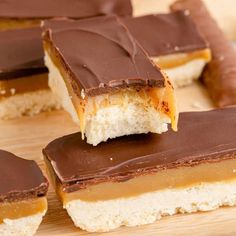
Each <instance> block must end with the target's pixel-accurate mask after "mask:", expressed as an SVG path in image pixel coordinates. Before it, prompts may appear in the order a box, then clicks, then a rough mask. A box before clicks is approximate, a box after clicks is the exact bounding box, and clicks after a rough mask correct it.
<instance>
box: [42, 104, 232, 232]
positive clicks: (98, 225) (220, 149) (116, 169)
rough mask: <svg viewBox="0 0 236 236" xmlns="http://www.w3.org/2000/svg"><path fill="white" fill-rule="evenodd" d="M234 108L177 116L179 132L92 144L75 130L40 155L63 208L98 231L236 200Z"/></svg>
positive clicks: (76, 220)
mask: <svg viewBox="0 0 236 236" xmlns="http://www.w3.org/2000/svg"><path fill="white" fill-rule="evenodd" d="M235 117H236V108H228V109H224V110H214V111H208V112H193V113H192V112H189V113H181V114H180V122H179V123H180V124H179V131H178V132H173V131H169V132H167V133H164V134H162V135H161V136H158V135H156V134H147V135H133V136H127V137H122V138H118V139H116V140H110V141H108V142H107V143H102V144H100V145H99V146H97V147H92V146H91V145H88V144H86V143H85V142H83V141H82V140H81V137H80V135H79V134H78V133H75V134H71V135H67V136H64V137H62V138H58V139H56V140H54V141H53V142H51V143H50V144H49V145H48V146H47V147H46V148H45V149H44V150H43V154H44V157H45V162H46V165H47V169H48V171H49V175H50V177H51V180H52V183H53V185H54V187H55V190H56V192H57V194H58V196H59V198H60V199H61V201H62V203H63V207H64V208H65V209H66V210H67V212H68V214H69V215H70V217H71V218H72V220H73V221H74V224H75V225H76V226H77V227H80V228H82V229H84V230H87V231H91V232H95V231H96V232H97V231H109V230H112V229H115V228H117V227H119V226H122V225H126V226H137V225H142V224H148V223H152V222H154V221H156V220H158V219H160V218H161V217H162V216H167V215H173V214H176V213H185V212H187V213H191V212H196V211H209V210H213V209H216V208H218V207H220V206H233V205H235V204H236V171H235V170H236V139H235V134H236V119H235Z"/></svg>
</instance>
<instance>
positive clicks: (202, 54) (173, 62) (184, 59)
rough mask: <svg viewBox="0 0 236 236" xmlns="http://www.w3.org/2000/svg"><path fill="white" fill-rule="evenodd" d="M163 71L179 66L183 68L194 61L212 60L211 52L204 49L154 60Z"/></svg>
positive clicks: (154, 58)
mask: <svg viewBox="0 0 236 236" xmlns="http://www.w3.org/2000/svg"><path fill="white" fill-rule="evenodd" d="M152 59H153V60H154V62H155V63H157V64H158V65H159V66H160V67H161V68H162V69H170V68H173V67H177V66H182V65H184V64H186V63H188V62H190V61H192V60H198V59H202V60H204V61H206V62H209V61H210V60H211V52H210V50H209V49H203V50H199V51H195V52H189V53H176V54H172V55H165V56H160V57H153V58H152Z"/></svg>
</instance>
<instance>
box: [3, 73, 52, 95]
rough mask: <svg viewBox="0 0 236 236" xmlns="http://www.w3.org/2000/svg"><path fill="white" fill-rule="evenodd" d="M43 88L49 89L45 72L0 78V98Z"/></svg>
mask: <svg viewBox="0 0 236 236" xmlns="http://www.w3.org/2000/svg"><path fill="white" fill-rule="evenodd" d="M43 89H49V87H48V75H47V74H39V75H32V76H27V77H21V78H16V79H8V80H0V99H1V98H5V97H10V96H12V95H15V94H22V93H27V92H34V91H37V90H43Z"/></svg>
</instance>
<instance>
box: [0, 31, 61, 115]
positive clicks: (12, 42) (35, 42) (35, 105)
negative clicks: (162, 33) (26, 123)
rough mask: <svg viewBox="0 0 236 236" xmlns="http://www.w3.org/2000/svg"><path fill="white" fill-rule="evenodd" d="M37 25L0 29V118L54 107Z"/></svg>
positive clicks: (55, 103)
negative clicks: (6, 29)
mask: <svg viewBox="0 0 236 236" xmlns="http://www.w3.org/2000/svg"><path fill="white" fill-rule="evenodd" d="M43 57H44V52H43V47H42V40H41V29H40V28H29V29H19V30H9V31H3V32H0V118H3V119H10V118H16V117H20V116H22V115H34V114H37V113H39V112H41V111H47V110H51V109H57V108H59V107H60V105H59V102H58V101H57V99H56V98H55V96H54V95H53V94H52V92H51V91H50V89H49V87H48V70H47V68H46V67H45V66H44V61H43Z"/></svg>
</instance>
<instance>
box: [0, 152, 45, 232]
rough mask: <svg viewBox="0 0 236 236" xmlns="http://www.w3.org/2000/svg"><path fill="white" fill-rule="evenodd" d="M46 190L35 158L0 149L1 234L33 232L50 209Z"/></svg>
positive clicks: (43, 178)
mask: <svg viewBox="0 0 236 236" xmlns="http://www.w3.org/2000/svg"><path fill="white" fill-rule="evenodd" d="M47 190H48V181H47V180H46V178H45V177H44V176H43V174H42V172H41V170H40V169H39V167H38V166H37V164H36V163H35V162H34V161H29V160H24V159H22V158H19V157H17V156H15V155H13V154H11V153H9V152H6V151H2V150H0V235H2V236H9V235H24V236H31V235H33V234H34V233H35V232H36V230H37V228H38V226H39V225H40V223H41V221H42V217H43V216H44V215H45V213H46V211H47V199H46V194H47Z"/></svg>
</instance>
